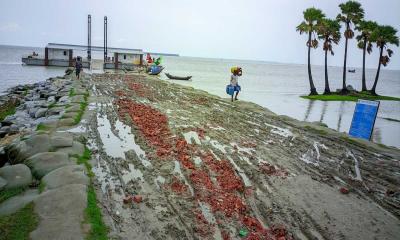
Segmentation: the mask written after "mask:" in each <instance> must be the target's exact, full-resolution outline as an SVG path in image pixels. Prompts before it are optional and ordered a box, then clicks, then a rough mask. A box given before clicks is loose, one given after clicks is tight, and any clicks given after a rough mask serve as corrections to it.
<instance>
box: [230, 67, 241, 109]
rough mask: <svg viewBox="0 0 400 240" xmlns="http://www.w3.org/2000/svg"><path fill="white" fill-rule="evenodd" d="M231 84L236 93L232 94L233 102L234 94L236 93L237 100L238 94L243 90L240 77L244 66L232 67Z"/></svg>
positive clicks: (236, 98)
mask: <svg viewBox="0 0 400 240" xmlns="http://www.w3.org/2000/svg"><path fill="white" fill-rule="evenodd" d="M231 73H232V75H231V86H232V87H233V91H234V93H236V94H232V95H231V96H232V102H233V95H235V100H238V95H239V92H240V90H241V88H240V85H239V82H238V78H239V77H240V76H242V68H241V67H232V68H231Z"/></svg>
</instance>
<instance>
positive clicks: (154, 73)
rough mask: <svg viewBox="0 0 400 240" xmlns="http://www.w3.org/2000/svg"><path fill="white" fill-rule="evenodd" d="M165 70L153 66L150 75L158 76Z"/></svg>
mask: <svg viewBox="0 0 400 240" xmlns="http://www.w3.org/2000/svg"><path fill="white" fill-rule="evenodd" d="M163 69H164V67H161V66H151V67H150V71H148V74H149V75H158V74H160V72H161V71H162V70H163Z"/></svg>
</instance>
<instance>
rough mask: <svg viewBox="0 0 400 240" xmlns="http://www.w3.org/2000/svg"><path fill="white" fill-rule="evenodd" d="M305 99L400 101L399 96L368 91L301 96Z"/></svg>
mask: <svg viewBox="0 0 400 240" xmlns="http://www.w3.org/2000/svg"><path fill="white" fill-rule="evenodd" d="M301 97H302V98H304V99H309V100H320V101H352V102H356V101H358V100H359V99H365V100H386V101H400V98H398V97H390V96H380V95H378V96H374V95H371V94H369V93H366V92H357V93H350V94H348V95H340V94H330V95H313V96H301Z"/></svg>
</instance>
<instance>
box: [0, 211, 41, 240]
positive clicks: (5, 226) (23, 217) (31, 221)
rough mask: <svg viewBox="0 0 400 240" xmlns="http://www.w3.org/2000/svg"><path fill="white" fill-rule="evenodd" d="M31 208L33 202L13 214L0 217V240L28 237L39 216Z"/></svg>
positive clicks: (34, 227)
mask: <svg viewBox="0 0 400 240" xmlns="http://www.w3.org/2000/svg"><path fill="white" fill-rule="evenodd" d="M33 209H34V204H33V203H29V204H28V205H26V206H25V207H24V208H22V209H20V210H19V211H18V212H16V213H14V214H11V215H8V216H4V217H0V240H24V239H29V233H30V232H32V231H33V230H35V229H36V227H37V226H38V223H39V217H38V215H37V214H36V213H35V212H34V210H33Z"/></svg>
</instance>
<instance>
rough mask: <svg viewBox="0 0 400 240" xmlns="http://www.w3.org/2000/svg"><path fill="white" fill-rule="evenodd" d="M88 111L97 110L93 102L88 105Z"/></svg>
mask: <svg viewBox="0 0 400 240" xmlns="http://www.w3.org/2000/svg"><path fill="white" fill-rule="evenodd" d="M88 109H89V110H95V109H97V104H96V103H95V102H91V103H89V105H88Z"/></svg>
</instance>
